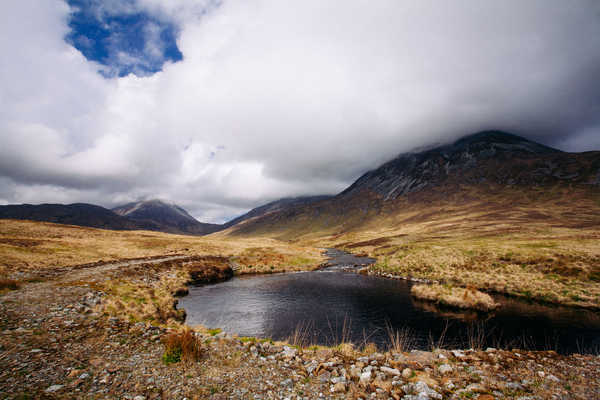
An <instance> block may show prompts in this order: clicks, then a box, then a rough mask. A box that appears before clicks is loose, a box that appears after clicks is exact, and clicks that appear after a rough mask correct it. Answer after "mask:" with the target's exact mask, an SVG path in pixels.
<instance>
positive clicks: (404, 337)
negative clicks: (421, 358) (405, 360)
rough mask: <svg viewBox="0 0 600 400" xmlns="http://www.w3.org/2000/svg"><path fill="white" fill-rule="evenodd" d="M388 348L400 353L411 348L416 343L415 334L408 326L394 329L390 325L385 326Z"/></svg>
mask: <svg viewBox="0 0 600 400" xmlns="http://www.w3.org/2000/svg"><path fill="white" fill-rule="evenodd" d="M386 330H387V334H388V340H389V346H390V350H391V351H393V352H395V353H402V352H406V351H410V350H412V349H413V348H414V347H415V345H416V342H417V341H416V336H415V334H414V332H413V331H411V330H410V328H408V327H406V328H402V329H397V330H394V329H393V328H392V327H391V325H387V326H386Z"/></svg>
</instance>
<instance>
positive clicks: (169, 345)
mask: <svg viewBox="0 0 600 400" xmlns="http://www.w3.org/2000/svg"><path fill="white" fill-rule="evenodd" d="M164 343H165V352H164V354H163V356H162V360H163V362H164V363H165V364H167V365H168V364H172V363H176V362H179V361H198V360H199V359H200V357H201V356H202V344H201V343H200V340H199V339H198V338H197V337H196V335H195V334H194V331H193V330H192V329H190V327H188V326H186V327H184V328H183V329H182V330H181V331H179V332H176V333H170V334H168V335H167V336H166V337H165V339H164Z"/></svg>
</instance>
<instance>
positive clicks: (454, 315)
mask: <svg viewBox="0 0 600 400" xmlns="http://www.w3.org/2000/svg"><path fill="white" fill-rule="evenodd" d="M413 306H414V307H415V308H417V309H421V310H423V311H427V312H430V313H436V314H437V315H439V316H440V317H443V318H448V319H460V320H463V321H471V322H474V321H485V320H488V319H489V318H491V317H492V316H493V315H494V313H493V312H490V313H487V314H484V313H480V312H477V311H474V310H458V309H455V308H451V307H444V306H440V305H438V304H435V303H432V302H431V301H424V300H419V299H415V298H413Z"/></svg>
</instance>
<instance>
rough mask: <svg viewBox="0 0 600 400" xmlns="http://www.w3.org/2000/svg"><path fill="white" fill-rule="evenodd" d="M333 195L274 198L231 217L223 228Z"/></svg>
mask: <svg viewBox="0 0 600 400" xmlns="http://www.w3.org/2000/svg"><path fill="white" fill-rule="evenodd" d="M331 197H333V196H328V195H321V196H302V197H286V198H283V199H279V200H275V201H272V202H270V203H267V204H265V205H262V206H260V207H256V208H253V209H252V210H250V211H248V212H247V213H246V214H244V215H241V216H239V217H237V218H234V219H232V220H231V221H229V222H226V223H225V224H223V229H227V228H229V227H231V226H234V225H237V224H239V223H241V222H244V221H246V220H249V219H251V218H258V217H262V216H263V215H266V214H269V213H274V212H280V211H284V210H288V209H292V208H295V207H303V206H307V205H309V204H313V203H316V202H319V201H323V200H327V199H330V198H331Z"/></svg>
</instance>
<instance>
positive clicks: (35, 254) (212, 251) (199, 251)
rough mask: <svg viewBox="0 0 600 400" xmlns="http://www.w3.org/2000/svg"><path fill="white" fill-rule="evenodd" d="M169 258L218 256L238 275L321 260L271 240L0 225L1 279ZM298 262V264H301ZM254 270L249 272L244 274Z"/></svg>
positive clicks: (309, 250) (312, 250)
mask: <svg viewBox="0 0 600 400" xmlns="http://www.w3.org/2000/svg"><path fill="white" fill-rule="evenodd" d="M169 254H182V255H220V256H223V257H226V258H228V259H230V261H231V263H232V264H236V265H237V266H238V267H240V272H241V273H244V272H245V271H246V269H252V270H254V272H262V271H263V270H265V269H268V270H270V267H271V266H273V267H274V270H275V271H283V270H286V269H287V268H289V269H291V270H300V269H303V268H304V269H312V268H316V267H317V266H318V265H319V264H321V263H322V262H323V261H324V260H325V259H324V257H323V256H322V254H321V250H320V249H318V248H317V247H315V246H306V245H298V244H293V243H287V242H282V241H279V240H275V239H270V238H264V237H261V238H227V237H224V236H216V235H209V236H185V235H174V234H168V233H161V232H150V231H110V230H103V229H94V228H85V227H78V226H70V225H60V224H53V223H46V222H35V221H20V220H0V256H1V257H0V276H10V275H11V274H14V273H24V274H28V275H32V276H33V275H39V274H40V273H42V274H43V273H45V272H47V271H52V270H55V269H57V268H62V267H66V266H71V265H80V264H86V263H91V262H97V261H100V260H102V261H105V262H108V261H115V260H121V259H128V258H142V257H150V256H162V255H169ZM299 260H301V261H302V262H299ZM248 265H253V268H247V266H248Z"/></svg>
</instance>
